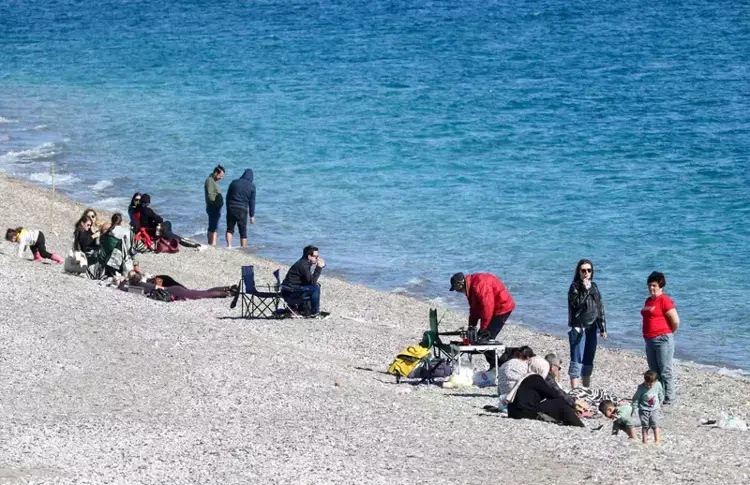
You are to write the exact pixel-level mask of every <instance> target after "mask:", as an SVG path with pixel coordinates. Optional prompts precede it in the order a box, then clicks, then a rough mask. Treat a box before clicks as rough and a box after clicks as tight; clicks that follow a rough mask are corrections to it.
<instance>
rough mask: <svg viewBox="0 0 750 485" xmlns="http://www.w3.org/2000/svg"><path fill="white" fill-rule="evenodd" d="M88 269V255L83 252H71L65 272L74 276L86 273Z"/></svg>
mask: <svg viewBox="0 0 750 485" xmlns="http://www.w3.org/2000/svg"><path fill="white" fill-rule="evenodd" d="M87 267H88V260H87V259H86V253H84V252H82V251H70V252H69V253H68V256H67V257H66V258H65V263H64V264H63V269H64V270H65V272H66V273H72V274H81V273H85V272H86V268H87Z"/></svg>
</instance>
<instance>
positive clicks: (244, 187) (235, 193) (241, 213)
mask: <svg viewBox="0 0 750 485" xmlns="http://www.w3.org/2000/svg"><path fill="white" fill-rule="evenodd" d="M248 216H249V217H250V224H255V184H254V183H253V171H252V170H250V169H249V168H248V169H247V170H245V173H243V174H242V177H240V178H238V179H236V180H233V181H232V183H231V184H229V189H227V234H226V236H227V247H228V248H231V247H232V235H233V234H234V226H235V225H236V226H237V227H238V228H239V230H240V245H241V246H242V247H243V248H244V247H247V218H248Z"/></svg>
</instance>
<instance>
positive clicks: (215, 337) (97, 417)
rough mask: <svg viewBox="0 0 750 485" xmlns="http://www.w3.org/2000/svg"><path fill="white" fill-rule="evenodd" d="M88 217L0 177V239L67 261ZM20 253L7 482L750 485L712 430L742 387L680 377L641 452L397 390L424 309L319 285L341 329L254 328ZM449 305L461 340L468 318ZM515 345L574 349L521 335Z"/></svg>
mask: <svg viewBox="0 0 750 485" xmlns="http://www.w3.org/2000/svg"><path fill="white" fill-rule="evenodd" d="M83 209H84V207H83V206H80V205H78V204H75V203H73V202H71V201H69V200H66V199H64V198H57V199H56V200H54V201H52V200H51V198H50V194H49V192H47V191H44V190H42V189H39V188H36V187H33V186H30V185H28V184H25V183H23V182H19V181H16V180H14V179H11V178H8V177H6V176H5V175H0V227H2V228H3V232H4V229H5V228H6V227H15V226H16V225H25V226H28V227H31V228H35V229H41V230H42V231H44V233H45V235H46V236H47V240H48V246H49V247H50V248H51V249H54V250H55V251H57V252H59V253H61V254H63V255H65V254H67V250H68V248H69V247H70V244H71V238H72V231H73V223H74V222H75V220H76V219H77V217H78V216H79V215H80V214H81V212H82V211H83ZM14 249H15V248H14V247H13V246H11V245H10V244H8V243H4V242H3V243H2V244H0V282H1V283H0V314H1V315H2V318H1V319H0V390H1V391H0V484H3V483H14V484H15V483H66V484H67V483H81V484H82V483H128V484H136V483H143V484H157V483H159V484H160V483H164V484H178V483H222V484H232V483H346V484H349V483H388V484H392V483H469V482H472V483H489V482H495V483H497V482H506V483H508V481H512V482H515V483H532V481H533V483H550V484H552V483H607V484H613V483H659V484H661V485H669V484H677V483H722V484H741V483H744V484H747V483H750V453H749V452H748V450H749V449H750V432H741V431H733V430H722V429H715V428H706V427H700V426H699V420H700V419H701V418H702V417H718V416H719V415H720V414H721V413H722V412H724V413H733V414H736V415H739V416H741V417H744V418H745V419H747V418H750V402H749V401H750V383H748V382H745V381H740V380H735V379H733V378H730V377H726V376H721V375H718V374H716V373H711V372H707V371H704V370H699V369H697V368H695V367H694V366H687V365H681V366H678V371H679V376H680V401H679V403H678V404H676V405H674V406H671V407H669V408H668V409H667V410H666V411H665V419H664V431H663V434H664V443H663V445H662V446H661V447H656V446H653V445H652V446H643V445H642V444H640V442H629V441H628V440H627V439H626V438H625V437H624V436H623V435H622V434H620V435H619V436H611V435H610V432H609V429H610V425H609V423H604V420H603V419H601V418H600V419H594V420H590V421H589V422H588V423H587V424H588V425H589V426H588V428H586V429H571V428H563V427H559V426H555V425H551V424H547V423H543V422H536V421H516V420H511V419H508V418H503V417H500V415H497V414H488V413H486V412H485V411H484V410H483V406H484V405H486V404H494V403H495V402H496V399H495V398H494V397H493V390H492V389H478V388H469V389H461V390H447V389H442V388H440V387H438V386H428V385H421V386H412V385H409V384H403V383H402V384H400V385H397V384H396V383H395V380H394V379H393V378H392V377H391V376H388V375H385V374H384V373H383V371H384V370H385V369H386V367H387V366H388V364H389V363H390V361H391V360H392V358H393V356H394V355H395V354H396V353H397V352H398V351H399V350H401V349H403V348H404V347H406V346H408V345H411V344H413V343H416V342H418V341H419V339H420V337H421V333H422V332H423V331H424V330H426V329H427V327H428V310H429V304H428V303H425V302H420V301H417V300H414V299H410V298H407V297H404V296H400V295H395V294H389V293H382V292H377V291H373V290H371V289H368V288H366V287H364V286H362V285H356V284H351V283H348V282H345V281H342V280H338V279H334V278H327V277H325V276H323V277H322V278H321V283H322V286H323V310H326V311H330V312H331V313H332V316H331V317H330V318H328V319H325V320H283V321H266V320H243V319H240V318H238V317H239V310H238V309H236V310H230V308H229V301H228V300H202V301H192V302H174V303H162V302H157V301H152V300H149V299H147V298H144V297H143V296H139V295H135V294H129V293H124V292H120V291H117V290H114V289H112V288H109V287H107V286H104V285H101V284H99V283H97V282H93V281H89V280H86V279H83V278H81V277H75V276H70V275H66V274H64V273H63V272H62V268H61V267H60V266H58V265H51V264H40V263H33V262H31V261H30V260H21V259H18V258H17V257H16V255H15V251H14ZM296 256H297V255H290V258H289V261H287V263H292V262H294V259H295V258H296ZM27 257H28V256H27ZM139 260H140V264H141V267H142V268H143V269H145V270H146V271H148V272H150V273H166V274H169V275H172V276H173V277H174V278H176V279H177V280H178V281H180V282H182V283H183V284H185V285H186V286H189V287H194V288H205V287H211V286H217V285H228V284H232V283H236V281H237V280H238V279H239V268H240V266H241V265H243V264H254V265H255V266H256V275H257V277H258V278H259V279H261V280H264V281H267V282H270V281H271V279H272V271H273V270H275V269H276V268H282V272H284V271H285V270H286V268H287V267H286V266H285V265H281V264H278V263H274V262H271V261H264V260H261V259H258V258H255V257H252V256H249V255H248V254H245V253H242V252H239V251H229V250H225V249H212V248H209V249H208V250H206V251H196V250H184V251H183V252H181V253H179V254H176V255H146V256H141V257H139ZM324 273H325V272H324ZM440 313H441V315H444V317H443V323H442V325H443V328H445V329H453V328H457V327H460V326H462V325H464V323H465V320H466V316H465V315H463V314H460V313H456V312H452V311H449V310H446V309H440ZM511 321H512V320H511ZM502 337H503V340H504V342H505V343H506V344H508V345H521V344H528V345H531V346H532V348H534V350H535V351H536V352H537V353H538V354H542V355H544V354H545V353H547V352H551V351H554V352H557V353H559V354H560V355H562V356H565V355H566V354H567V343H566V342H564V341H562V340H561V339H559V338H557V337H553V336H550V335H544V334H539V333H533V332H531V331H529V330H526V329H525V328H523V327H521V326H519V325H516V324H511V325H509V326H508V327H506V329H505V330H503V334H502ZM678 345H679V339H678ZM481 360H482V359H475V363H476V364H478V365H479V364H480V363H481V362H480V361H481ZM645 368H646V363H645V359H644V358H643V356H642V355H636V354H633V353H629V352H625V351H618V350H610V349H601V350H600V352H599V353H598V355H597V372H596V375H595V382H596V385H597V386H601V387H604V388H607V389H609V390H611V391H613V392H615V393H617V394H619V395H622V396H625V397H629V396H631V395H632V393H633V392H634V390H635V388H636V387H637V384H638V383H639V382H640V379H641V375H642V373H643V371H644V370H645ZM565 378H566V376H563V379H565ZM603 423H604V424H605V426H604V428H603V429H601V430H595V428H596V427H598V425H600V424H603Z"/></svg>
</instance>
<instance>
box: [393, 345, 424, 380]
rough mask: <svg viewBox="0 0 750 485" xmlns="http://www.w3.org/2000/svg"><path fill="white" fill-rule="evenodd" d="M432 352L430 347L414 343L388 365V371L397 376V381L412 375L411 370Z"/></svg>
mask: <svg viewBox="0 0 750 485" xmlns="http://www.w3.org/2000/svg"><path fill="white" fill-rule="evenodd" d="M429 353H430V349H428V348H427V347H422V346H421V345H412V346H411V347H407V348H406V350H404V351H403V352H400V353H399V354H398V355H396V358H395V359H393V363H392V364H391V365H390V367H388V373H389V374H393V375H394V376H396V381H397V382H398V381H400V380H401V378H402V377H411V375H410V374H411V372H412V371H413V370H414V369H415V368H416V367H417V366H418V365H419V363H420V362H421V361H422V359H423V358H425V357H426V356H427V355H428V354H429Z"/></svg>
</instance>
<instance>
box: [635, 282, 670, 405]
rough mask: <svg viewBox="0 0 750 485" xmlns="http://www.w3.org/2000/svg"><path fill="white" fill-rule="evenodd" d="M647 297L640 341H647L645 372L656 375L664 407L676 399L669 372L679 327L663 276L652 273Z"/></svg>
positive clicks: (642, 313) (648, 283) (643, 311)
mask: <svg viewBox="0 0 750 485" xmlns="http://www.w3.org/2000/svg"><path fill="white" fill-rule="evenodd" d="M647 285H648V293H649V297H648V298H647V299H646V303H644V305H643V309H641V316H643V339H644V340H645V341H646V359H647V360H648V368H649V369H650V370H652V371H654V372H656V373H657V374H659V380H660V381H661V383H662V385H663V386H664V394H665V399H664V404H669V403H671V402H674V400H675V399H677V385H676V383H675V379H674V374H673V372H672V360H673V359H674V333H675V332H676V331H677V328H678V327H679V326H680V317H679V315H677V310H676V309H675V306H674V302H673V301H672V299H671V298H669V297H668V296H667V295H666V294H665V293H664V287H665V286H666V285H667V280H666V278H665V277H664V274H663V273H659V272H658V271H654V272H653V273H651V274H650V275H649V276H648V280H647Z"/></svg>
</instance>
